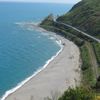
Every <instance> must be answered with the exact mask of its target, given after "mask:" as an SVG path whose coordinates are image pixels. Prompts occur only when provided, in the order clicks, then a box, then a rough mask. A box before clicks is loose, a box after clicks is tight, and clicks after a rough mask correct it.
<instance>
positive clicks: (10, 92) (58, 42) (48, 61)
mask: <svg viewBox="0 0 100 100" xmlns="http://www.w3.org/2000/svg"><path fill="white" fill-rule="evenodd" d="M16 24H19V25H20V23H16ZM24 24H25V23H24ZM32 25H33V23H32ZM34 26H35V25H34ZM36 27H37V28H39V30H37V31H39V32H48V31H46V30H44V29H42V28H40V27H38V26H36ZM34 28H35V27H34ZM49 33H50V32H49ZM54 38H56V41H55V42H56V43H57V44H58V45H59V46H60V50H59V51H58V52H57V53H56V54H55V55H54V56H52V57H51V58H50V59H48V60H47V61H46V63H45V64H44V65H43V66H42V67H41V68H39V69H38V70H37V71H36V72H34V74H32V75H31V76H29V77H28V78H26V79H24V80H23V81H22V82H20V83H18V85H17V86H15V87H14V88H12V89H10V90H8V91H6V92H5V94H4V95H3V96H2V97H1V98H0V99H1V100H5V99H6V98H7V97H8V96H9V95H10V94H12V93H14V92H16V91H17V90H18V89H20V88H21V87H22V86H23V85H24V84H26V83H27V82H28V81H30V80H31V79H32V78H34V77H35V76H36V75H37V74H38V73H40V72H41V71H42V70H44V69H45V68H46V67H47V66H48V65H49V63H51V62H52V61H53V60H54V59H55V58H56V57H57V56H58V55H59V54H60V53H61V52H62V50H63V45H62V42H61V40H58V39H57V37H54Z"/></svg>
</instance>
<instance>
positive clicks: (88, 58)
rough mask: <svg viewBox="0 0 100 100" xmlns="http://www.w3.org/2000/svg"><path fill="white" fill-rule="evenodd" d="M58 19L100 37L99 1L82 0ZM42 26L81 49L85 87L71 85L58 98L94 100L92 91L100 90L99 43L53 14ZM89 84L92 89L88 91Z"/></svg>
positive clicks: (63, 99) (62, 99)
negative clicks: (71, 86)
mask: <svg viewBox="0 0 100 100" xmlns="http://www.w3.org/2000/svg"><path fill="white" fill-rule="evenodd" d="M57 21H61V22H64V23H67V24H70V25H72V26H75V27H77V28H79V29H81V30H83V31H85V32H87V33H88V34H90V35H94V36H95V37H98V38H100V34H99V33H100V0H82V1H81V2H79V3H78V4H76V5H75V6H74V7H73V8H72V9H71V10H70V11H69V12H68V13H67V14H65V15H63V16H60V17H59V18H57ZM40 26H41V27H42V28H44V29H46V30H48V31H52V32H56V33H57V34H60V35H62V36H64V37H65V38H67V39H69V40H71V41H73V42H74V43H75V44H76V45H77V46H78V47H79V48H80V51H81V59H82V66H81V71H82V79H81V82H82V86H83V87H85V88H83V87H79V88H78V87H76V88H75V89H72V88H69V89H68V90H67V91H66V92H65V93H64V94H63V95H62V97H60V98H59V99H58V100H94V99H93V97H94V95H93V94H92V92H91V91H92V90H95V91H96V93H97V91H98V92H99V93H100V43H97V42H94V41H93V40H91V39H89V38H88V37H87V36H84V35H82V34H81V33H80V32H77V31H75V30H73V29H71V28H68V27H65V26H64V25H60V24H58V23H55V22H54V20H53V15H52V14H50V15H49V16H48V17H46V18H45V20H43V21H42V23H41V24H40ZM87 87H89V88H91V89H92V90H88V88H87ZM91 94H92V95H93V96H92V95H91ZM48 100H52V99H48ZM97 100H100V99H97Z"/></svg>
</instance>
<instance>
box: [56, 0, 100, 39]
mask: <svg viewBox="0 0 100 100" xmlns="http://www.w3.org/2000/svg"><path fill="white" fill-rule="evenodd" d="M57 21H61V22H64V23H68V24H70V25H72V26H75V27H77V28H79V29H81V30H83V31H85V32H87V33H88V34H90V35H94V36H98V37H99V38H100V0H82V1H81V2H79V3H77V4H76V5H74V6H73V7H72V9H71V10H70V11H69V12H68V13H66V14H64V15H63V16H60V17H59V18H58V19H57Z"/></svg>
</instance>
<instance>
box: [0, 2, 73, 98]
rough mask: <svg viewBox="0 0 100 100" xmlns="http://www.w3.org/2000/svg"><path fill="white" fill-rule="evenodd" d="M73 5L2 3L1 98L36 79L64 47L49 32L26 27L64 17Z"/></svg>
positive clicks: (0, 6) (0, 9)
mask: <svg viewBox="0 0 100 100" xmlns="http://www.w3.org/2000/svg"><path fill="white" fill-rule="evenodd" d="M72 6H73V4H56V3H55V4H53V3H51V4H49V3H22V2H20V3H15V2H0V98H2V99H1V100H3V99H4V98H5V97H6V96H7V95H9V94H10V93H12V92H14V91H15V90H16V89H17V88H19V87H20V86H21V85H23V84H24V83H25V82H26V81H27V80H29V79H30V78H32V77H34V76H35V75H36V74H37V73H38V72H40V71H41V70H42V68H43V67H44V68H45V67H46V65H47V64H49V62H50V61H51V60H52V59H53V58H54V57H55V55H57V54H58V52H59V51H60V50H61V45H60V42H59V41H58V40H56V38H53V36H51V35H50V33H48V32H43V31H42V32H41V31H38V30H37V29H36V30H35V29H32V27H31V28H30V27H28V26H27V27H26V26H25V25H24V24H25V23H30V22H31V23H32V22H33V23H40V22H41V21H42V20H43V19H44V18H45V17H46V16H48V15H49V14H51V13H52V14H53V15H54V16H60V15H63V14H64V13H66V12H68V11H69V10H70V9H71V7H72ZM40 84H41V83H40Z"/></svg>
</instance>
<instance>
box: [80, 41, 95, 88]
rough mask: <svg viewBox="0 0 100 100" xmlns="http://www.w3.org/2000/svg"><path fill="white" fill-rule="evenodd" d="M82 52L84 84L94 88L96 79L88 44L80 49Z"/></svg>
mask: <svg viewBox="0 0 100 100" xmlns="http://www.w3.org/2000/svg"><path fill="white" fill-rule="evenodd" d="M80 51H81V58H82V66H81V69H82V84H83V85H85V86H87V87H93V86H94V85H95V83H96V79H95V77H94V73H93V68H92V65H91V62H90V55H89V50H88V48H87V44H86V43H85V44H84V45H83V46H82V47H81V48H80Z"/></svg>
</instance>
